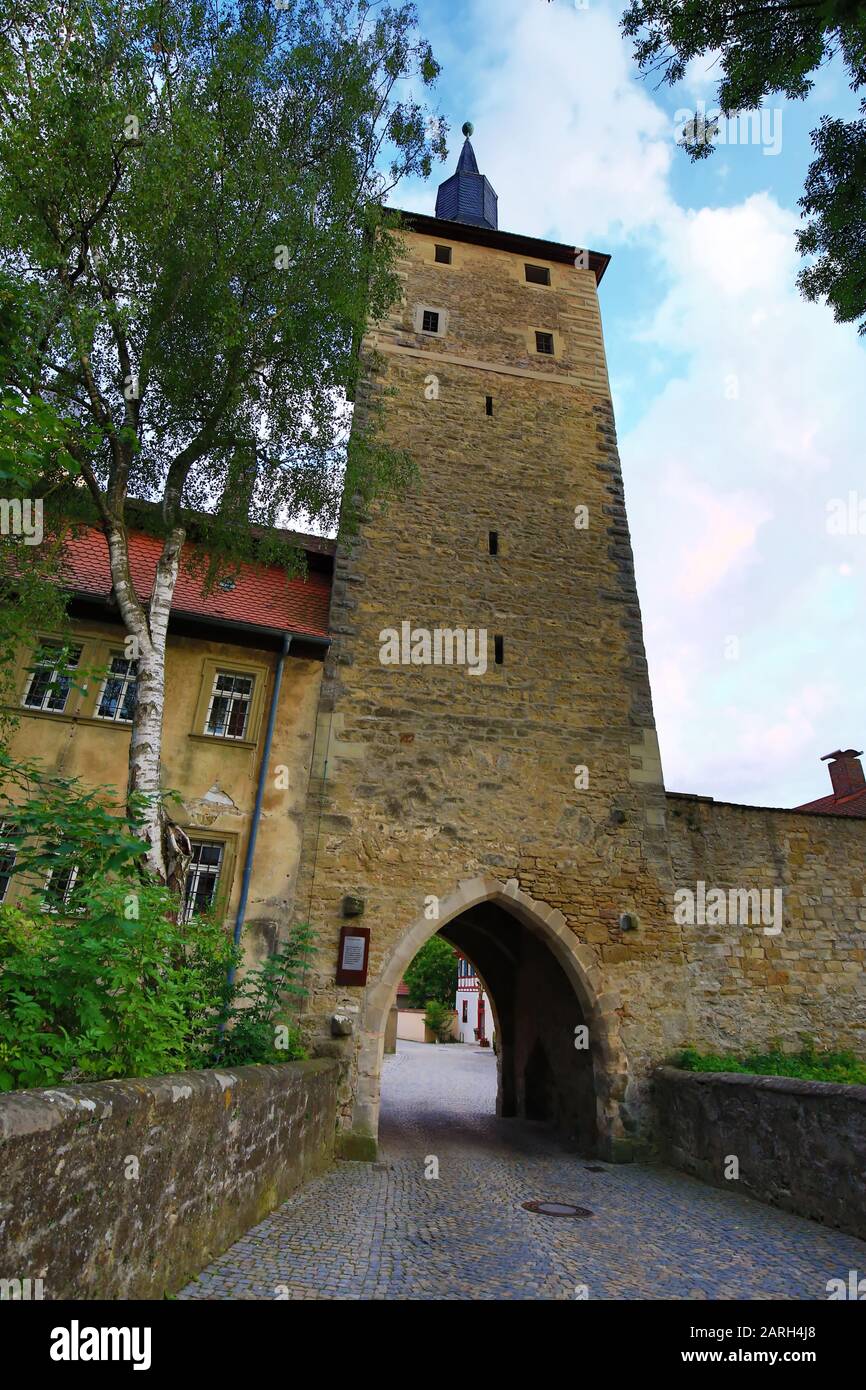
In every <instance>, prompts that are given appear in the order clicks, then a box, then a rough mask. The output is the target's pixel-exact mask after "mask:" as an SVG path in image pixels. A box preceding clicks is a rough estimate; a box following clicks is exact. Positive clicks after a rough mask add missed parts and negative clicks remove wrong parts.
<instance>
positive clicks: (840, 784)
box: [821, 748, 866, 796]
mask: <svg viewBox="0 0 866 1390" xmlns="http://www.w3.org/2000/svg"><path fill="white" fill-rule="evenodd" d="M861 754H862V749H861V750H860V752H859V753H858V751H857V749H856V748H845V749H842V748H837V749H836V752H835V753H825V754H824V756H823V758H822V759H821V762H822V763H826V762H827V761H828V760H829V763H830V781H831V782H832V783H833V795H834V796H851V794H852V793H853V792H859V791H862V789H863V787H866V777H864V775H863V764H862V763H861V762H860V757H861Z"/></svg>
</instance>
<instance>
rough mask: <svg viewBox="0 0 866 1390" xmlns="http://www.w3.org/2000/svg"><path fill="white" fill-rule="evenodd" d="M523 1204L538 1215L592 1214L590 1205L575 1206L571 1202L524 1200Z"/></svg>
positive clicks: (527, 1209)
mask: <svg viewBox="0 0 866 1390" xmlns="http://www.w3.org/2000/svg"><path fill="white" fill-rule="evenodd" d="M523 1206H524V1208H525V1210H526V1211H534V1212H535V1213H536V1214H537V1215H538V1216H592V1212H591V1211H590V1210H589V1208H588V1207H574V1206H572V1205H571V1203H570V1202H524V1203H523Z"/></svg>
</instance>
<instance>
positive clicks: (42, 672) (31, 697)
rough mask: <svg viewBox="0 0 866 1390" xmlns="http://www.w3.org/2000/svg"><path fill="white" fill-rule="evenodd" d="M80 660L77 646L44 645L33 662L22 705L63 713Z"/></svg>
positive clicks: (44, 643)
mask: <svg viewBox="0 0 866 1390" xmlns="http://www.w3.org/2000/svg"><path fill="white" fill-rule="evenodd" d="M80 657H81V648H80V647H69V648H64V647H63V646H62V645H61V643H60V642H43V643H42V645H41V646H40V647H38V648H37V650H36V654H35V656H34V659H33V668H32V670H31V672H30V679H29V680H28V682H27V686H26V688H25V691H24V698H23V699H22V701H21V703H22V704H23V705H24V707H25V709H41V710H48V711H51V712H53V713H55V714H62V712H63V711H64V710H65V709H66V701H67V699H68V698H69V692H70V690H71V689H72V676H71V675H69V674H67V673H68V672H69V671H72V670H74V669H75V667H76V666H77V665H78V662H79V658H80Z"/></svg>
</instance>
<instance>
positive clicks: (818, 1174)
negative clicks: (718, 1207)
mask: <svg viewBox="0 0 866 1390" xmlns="http://www.w3.org/2000/svg"><path fill="white" fill-rule="evenodd" d="M654 1094H655V1098H656V1108H657V1112H658V1121H659V1124H658V1129H659V1134H660V1136H661V1138H662V1149H663V1155H664V1157H665V1159H666V1160H667V1161H668V1162H669V1163H670V1164H672V1165H673V1166H674V1167H675V1168H681V1169H682V1170H683V1171H684V1172H686V1173H691V1174H693V1175H694V1176H695V1177H698V1178H702V1179H703V1181H704V1182H710V1183H713V1184H714V1185H715V1186H716V1187H724V1188H726V1189H727V1190H729V1191H731V1192H736V1193H740V1194H741V1193H743V1192H747V1193H749V1194H750V1195H751V1196H753V1197H757V1198H758V1199H759V1200H760V1201H762V1202H770V1203H772V1204H773V1205H774V1206H778V1207H783V1208H784V1209H785V1210H786V1211H793V1212H796V1213H797V1214H798V1215H799V1216H808V1217H811V1218H812V1219H813V1220H815V1221H822V1222H823V1223H824V1224H825V1225H827V1226H835V1227H837V1228H838V1229H839V1230H842V1231H847V1232H848V1233H849V1235H854V1236H859V1237H860V1238H861V1239H866V1086H838V1085H835V1084H834V1083H831V1082H827V1081H800V1080H798V1079H796V1078H793V1077H788V1076H748V1075H744V1074H741V1073H733V1072H689V1071H678V1070H677V1069H676V1068H674V1067H662V1068H660V1069H659V1071H658V1073H657V1075H656V1078H655V1085H654ZM732 1158H735V1159H736V1160H737V1169H738V1173H739V1176H738V1177H736V1178H732V1177H727V1178H726V1176H725V1173H726V1169H727V1171H728V1172H731V1171H733V1169H732V1165H731V1162H730V1160H731V1159H732Z"/></svg>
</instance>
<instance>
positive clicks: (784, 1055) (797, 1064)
mask: <svg viewBox="0 0 866 1390" xmlns="http://www.w3.org/2000/svg"><path fill="white" fill-rule="evenodd" d="M802 1043H803V1046H802V1048H801V1050H800V1051H799V1052H783V1051H782V1048H781V1046H780V1045H779V1044H778V1043H777V1042H775V1041H774V1042H772V1043H771V1044H770V1045H769V1046H768V1048H767V1050H766V1051H765V1052H756V1051H752V1052H745V1053H733V1052H725V1053H717V1052H700V1051H698V1049H697V1048H694V1047H686V1048H683V1049H682V1051H681V1052H678V1053H677V1055H676V1056H675V1057H674V1058H673V1059H672V1065H673V1066H675V1067H681V1068H682V1069H683V1070H684V1071H729V1072H737V1071H739V1072H749V1073H751V1074H752V1075H757V1076H798V1077H801V1078H802V1079H803V1080H804V1081H841V1082H844V1083H846V1084H848V1085H854V1086H864V1085H866V1062H864V1061H863V1060H862V1059H861V1058H858V1057H856V1056H855V1055H854V1053H853V1052H832V1051H823V1052H821V1051H818V1050H816V1048H815V1045H814V1042H813V1041H812V1040H811V1039H809V1038H805V1037H804V1038H802Z"/></svg>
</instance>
